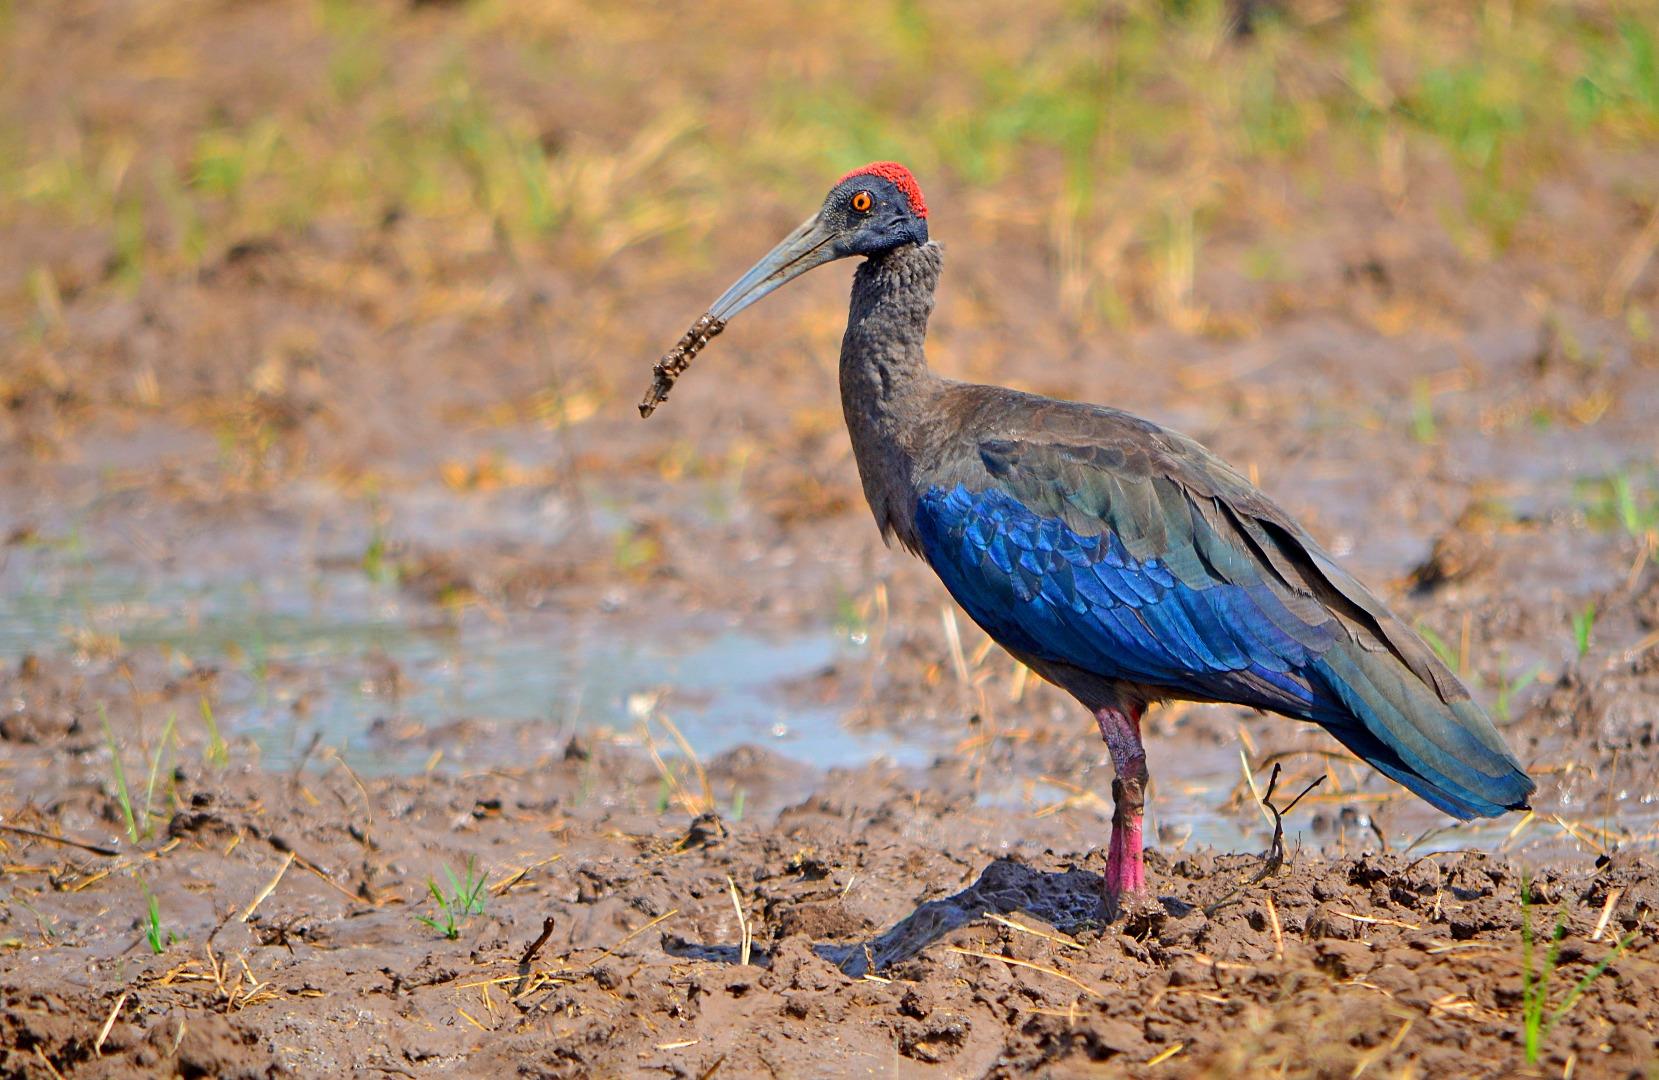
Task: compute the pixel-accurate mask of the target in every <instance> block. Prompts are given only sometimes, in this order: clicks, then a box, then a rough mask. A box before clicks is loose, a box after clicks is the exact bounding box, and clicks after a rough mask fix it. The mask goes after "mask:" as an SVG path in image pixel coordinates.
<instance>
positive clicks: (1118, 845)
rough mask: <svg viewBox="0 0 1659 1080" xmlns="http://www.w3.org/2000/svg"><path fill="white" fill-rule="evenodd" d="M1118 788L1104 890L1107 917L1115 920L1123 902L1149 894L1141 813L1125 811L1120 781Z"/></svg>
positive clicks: (1107, 855) (1103, 883) (1107, 854)
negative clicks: (1116, 811)
mask: <svg viewBox="0 0 1659 1080" xmlns="http://www.w3.org/2000/svg"><path fill="white" fill-rule="evenodd" d="M1113 786H1114V787H1115V788H1118V792H1117V794H1118V797H1119V800H1118V805H1119V812H1118V813H1117V814H1116V815H1115V816H1114V818H1113V821H1112V845H1111V847H1110V849H1108V851H1107V853H1106V873H1105V879H1104V881H1103V882H1102V883H1101V886H1102V887H1101V892H1102V893H1103V894H1104V895H1105V899H1106V915H1107V918H1108V919H1116V918H1117V916H1118V913H1119V911H1120V910H1121V909H1122V906H1123V904H1124V903H1125V902H1126V901H1128V900H1131V899H1134V898H1139V897H1142V896H1144V894H1145V893H1146V863H1145V861H1144V860H1143V859H1142V857H1141V815H1140V814H1139V813H1138V812H1125V811H1126V810H1127V807H1126V806H1125V805H1124V804H1125V802H1126V800H1125V799H1124V798H1123V791H1122V789H1121V784H1114V785H1113Z"/></svg>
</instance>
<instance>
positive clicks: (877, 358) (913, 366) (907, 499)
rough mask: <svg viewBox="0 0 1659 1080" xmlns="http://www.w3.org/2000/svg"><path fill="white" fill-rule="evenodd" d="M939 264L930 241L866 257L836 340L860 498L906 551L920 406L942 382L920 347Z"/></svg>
mask: <svg viewBox="0 0 1659 1080" xmlns="http://www.w3.org/2000/svg"><path fill="white" fill-rule="evenodd" d="M940 264H941V259H940V251H939V246H938V245H937V244H932V243H928V244H919V245H918V244H904V245H902V246H900V247H897V248H894V249H892V250H891V251H887V252H883V253H882V254H880V255H874V256H871V257H870V258H869V259H868V260H866V261H865V262H864V263H863V265H861V266H860V267H859V268H858V272H857V274H855V275H854V277H853V296H852V308H851V310H850V311H849V313H848V315H847V333H846V335H845V336H844V337H843V338H842V339H841V408H842V411H843V412H844V413H845V415H846V419H847V432H848V434H849V435H851V436H852V443H853V456H854V457H855V458H856V459H857V460H858V472H859V478H860V479H861V480H862V481H863V484H864V495H865V497H866V498H867V499H868V500H869V502H870V509H871V510H872V511H874V513H875V515H876V523H877V524H878V525H880V526H881V530H882V534H883V535H884V536H892V535H894V534H896V535H897V536H898V537H899V539H900V540H901V541H902V542H903V543H904V544H905V546H906V547H910V548H912V549H914V548H915V547H916V538H915V535H914V532H915V524H914V521H915V503H916V492H915V485H914V483H913V479H914V472H915V462H916V459H917V456H918V453H919V452H920V450H921V447H920V445H919V444H920V441H921V440H922V438H923V437H924V432H925V430H926V424H925V421H924V418H925V416H926V415H927V411H926V410H927V406H928V404H929V403H930V402H931V401H932V400H933V398H934V397H935V396H936V395H937V393H938V391H939V389H940V387H941V385H942V381H941V380H940V379H938V378H936V377H935V376H934V375H933V374H932V373H931V372H929V371H928V368H927V356H926V354H925V352H924V350H923V343H924V341H925V340H926V338H927V320H928V316H929V315H931V314H932V313H933V291H934V288H935V287H936V286H937V285H938V284H939V268H940Z"/></svg>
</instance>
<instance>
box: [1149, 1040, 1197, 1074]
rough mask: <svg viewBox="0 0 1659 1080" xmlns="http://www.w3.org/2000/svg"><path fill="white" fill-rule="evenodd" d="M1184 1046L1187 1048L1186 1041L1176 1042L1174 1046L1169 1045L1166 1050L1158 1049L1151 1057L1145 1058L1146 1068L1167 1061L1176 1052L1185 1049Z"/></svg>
mask: <svg viewBox="0 0 1659 1080" xmlns="http://www.w3.org/2000/svg"><path fill="white" fill-rule="evenodd" d="M1186 1048H1187V1044H1186V1043H1184V1042H1178V1043H1176V1044H1175V1045H1174V1046H1171V1047H1169V1048H1168V1049H1166V1050H1160V1051H1158V1052H1157V1053H1156V1054H1154V1055H1153V1056H1152V1057H1150V1058H1148V1059H1147V1061H1146V1065H1147V1068H1151V1067H1152V1066H1154V1065H1162V1064H1163V1063H1164V1062H1166V1061H1168V1060H1169V1059H1170V1058H1172V1057H1174V1056H1175V1055H1176V1054H1179V1053H1180V1052H1181V1051H1182V1050H1185V1049H1186Z"/></svg>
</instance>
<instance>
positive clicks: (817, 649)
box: [0, 549, 925, 773]
mask: <svg viewBox="0 0 1659 1080" xmlns="http://www.w3.org/2000/svg"><path fill="white" fill-rule="evenodd" d="M0 585H4V586H5V587H4V589H3V590H0V659H3V660H4V661H6V662H8V663H10V662H15V661H16V660H17V659H18V658H20V657H22V656H23V655H25V654H28V653H31V652H49V651H53V650H56V649H65V648H71V647H78V648H82V649H86V650H89V651H96V650H97V649H98V648H99V646H100V643H101V642H102V643H104V644H106V645H107V644H112V643H114V642H117V641H118V642H119V644H120V645H121V646H122V647H127V648H131V647H144V646H150V647H156V648H159V649H162V650H164V651H167V652H169V653H171V654H174V655H175V656H179V657H182V658H188V659H189V660H191V661H193V662H195V663H197V664H205V665H210V666H213V667H215V668H217V669H218V670H219V673H220V679H219V689H218V693H217V695H216V697H217V699H218V708H219V710H220V712H221V713H222V714H223V716H224V717H225V718H226V719H225V726H226V728H227V730H226V734H227V735H230V734H233V733H234V734H237V735H243V736H247V737H249V738H251V739H252V740H253V742H254V743H255V744H256V745H257V746H258V747H259V748H260V750H261V752H262V757H263V761H264V763H265V764H266V765H268V766H273V767H277V768H282V767H285V766H287V765H288V764H290V763H292V762H293V761H294V760H295V757H296V756H297V755H298V754H299V753H301V752H303V750H304V749H305V747H306V744H307V743H309V742H310V740H311V739H312V738H313V736H316V737H318V738H319V739H320V741H321V742H322V743H323V744H325V745H328V746H332V747H335V748H337V749H338V750H340V751H341V753H342V754H343V756H344V757H345V758H346V760H347V761H348V762H349V763H351V764H352V765H353V767H354V768H359V769H362V770H365V771H368V772H375V773H383V772H400V771H417V770H419V769H420V768H422V767H423V766H425V765H430V764H431V763H433V761H434V758H433V752H434V750H435V749H437V748H438V747H439V746H442V747H443V748H444V751H445V754H446V755H448V760H450V761H451V762H457V761H459V762H464V763H465V764H467V765H469V766H474V767H476V766H485V765H489V764H493V763H495V762H498V761H504V760H523V759H524V758H523V756H522V755H523V754H524V753H526V752H528V753H529V754H530V755H531V756H532V757H533V756H535V755H537V754H542V753H547V752H552V751H556V750H557V749H559V748H560V747H561V746H562V745H563V744H564V742H565V741H566V740H568V739H569V738H570V736H571V734H572V733H573V732H575V731H577V730H582V729H593V728H607V729H611V730H612V731H615V732H619V733H622V734H624V735H625V736H628V737H632V736H633V734H634V733H635V732H636V731H637V730H638V728H639V723H640V716H639V700H640V695H655V694H657V693H658V692H659V691H664V690H666V691H667V693H666V694H665V695H664V696H663V697H662V698H661V707H662V708H663V709H665V710H667V711H668V712H669V713H670V715H671V716H672V717H673V719H674V721H675V722H676V724H677V725H678V726H679V728H680V729H681V730H682V731H683V732H684V734H685V736H686V738H687V739H688V740H689V741H690V743H691V745H692V746H693V747H695V748H696V750H697V751H698V752H699V753H700V754H702V755H704V756H706V757H707V756H713V755H715V754H719V753H721V752H722V751H725V750H728V749H730V748H732V747H734V746H737V745H740V744H744V743H750V744H756V745H761V746H767V747H771V748H773V749H775V750H777V751H779V752H780V753H783V754H786V755H788V756H790V757H794V758H798V759H800V760H803V761H808V762H811V763H813V764H814V765H817V766H819V767H833V766H838V765H855V764H859V763H862V762H864V761H868V760H869V759H871V758H873V757H876V756H880V755H885V756H887V757H889V758H892V759H893V760H895V761H897V762H898V763H899V764H903V765H918V764H921V763H922V762H923V761H924V760H925V753H924V751H923V750H922V749H921V748H919V747H916V746H913V745H908V744H905V743H902V742H900V741H899V740H897V739H896V738H894V737H892V736H889V735H886V734H884V733H882V732H879V731H877V732H869V731H863V732H858V731H852V730H849V729H847V728H845V727H844V726H843V725H842V724H841V723H840V716H841V713H842V711H843V710H842V709H840V708H838V707H837V706H836V704H835V703H833V702H832V703H827V704H820V703H808V704H803V703H801V702H800V701H797V700H793V699H792V698H791V697H790V696H789V695H787V694H786V693H785V687H786V685H787V684H789V683H791V682H793V681H795V680H801V679H805V678H807V677H809V676H811V675H814V674H816V673H817V672H820V671H822V670H823V669H824V668H826V667H827V666H830V665H833V664H837V663H844V662H846V661H848V660H849V659H851V658H852V656H853V654H854V653H855V652H856V649H857V647H856V646H855V645H854V644H852V643H851V642H849V641H848V640H847V639H846V638H845V636H844V635H840V634H838V633H836V632H835V631H833V630H832V629H830V628H828V627H825V628H823V629H821V630H818V631H815V632H808V633H802V634H798V635H793V636H783V637H761V636H758V635H755V634H752V633H747V632H744V631H742V630H741V629H736V628H732V627H729V626H725V625H722V624H720V623H719V622H717V621H705V622H704V623H702V624H699V623H696V622H690V623H686V624H680V625H674V626H672V627H670V626H663V625H658V626H656V627H653V628H649V629H646V630H641V629H640V628H639V627H638V626H629V627H627V628H624V627H623V626H621V625H620V624H618V621H617V620H613V619H609V618H607V617H605V616H602V615H597V614H591V615H590V614H582V613H578V614H565V613H535V612H531V613H517V612H515V613H510V614H496V615H494V616H492V615H489V614H486V613H484V612H481V611H476V610H473V611H467V612H464V613H461V614H460V615H459V616H457V617H450V616H443V615H440V614H439V613H435V612H434V611H433V609H432V608H431V607H430V606H428V605H425V604H421V603H419V602H414V601H410V600H408V599H407V598H405V597H404V596H402V595H401V594H400V593H399V591H398V590H397V589H396V588H395V587H393V586H389V585H382V584H376V583H374V582H373V581H371V580H369V579H368V578H367V576H366V575H364V574H363V573H362V572H360V571H356V570H338V571H322V572H318V571H315V570H313V571H312V572H310V573H294V574H289V573H262V574H261V576H260V577H259V579H258V580H257V581H248V580H242V581H237V580H228V579H226V578H224V577H222V576H218V575H215V574H203V573H201V572H199V571H197V572H180V573H175V574H165V575H155V574H149V575H146V574H144V573H141V572H139V571H137V570H135V569H133V568H132V567H130V566H125V565H122V564H119V563H110V562H104V561H94V560H89V559H85V558H81V557H78V556H76V555H75V553H74V552H72V551H69V552H66V551H62V550H50V549H36V550H34V551H30V552H26V553H25V554H24V556H23V558H21V559H14V560H12V561H11V563H10V565H8V566H7V567H6V568H5V570H4V572H0ZM427 732H434V733H445V732H447V733H449V735H450V736H451V737H448V738H441V739H423V738H420V736H421V735H422V734H423V733H427ZM479 732H483V733H485V734H486V736H487V738H486V739H485V741H483V742H476V741H474V740H473V739H472V738H470V736H473V735H476V734H477V733H479Z"/></svg>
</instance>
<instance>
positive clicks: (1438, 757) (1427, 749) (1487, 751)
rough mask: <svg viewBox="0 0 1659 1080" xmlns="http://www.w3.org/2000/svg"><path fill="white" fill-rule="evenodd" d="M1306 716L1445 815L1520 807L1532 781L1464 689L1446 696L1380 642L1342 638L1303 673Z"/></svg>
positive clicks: (1468, 815) (1470, 814)
mask: <svg viewBox="0 0 1659 1080" xmlns="http://www.w3.org/2000/svg"><path fill="white" fill-rule="evenodd" d="M1309 674H1310V675H1312V676H1313V678H1312V679H1310V682H1311V683H1312V684H1313V690H1314V693H1315V698H1316V702H1317V704H1316V706H1315V708H1314V710H1313V716H1312V719H1314V720H1315V721H1317V722H1318V723H1319V724H1321V725H1322V726H1324V727H1325V728H1326V730H1328V731H1330V733H1331V734H1332V735H1334V736H1335V737H1336V738H1337V739H1338V740H1339V741H1340V742H1341V743H1342V744H1343V745H1344V746H1346V747H1347V748H1348V749H1349V750H1351V751H1353V752H1354V753H1355V754H1357V755H1359V756H1360V757H1361V758H1364V759H1365V760H1366V761H1367V762H1369V763H1370V764H1371V765H1372V766H1373V767H1374V768H1376V769H1377V770H1378V771H1380V772H1382V773H1383V774H1385V775H1386V776H1388V777H1390V778H1391V779H1393V780H1396V781H1398V782H1399V783H1401V784H1403V785H1405V786H1406V787H1407V788H1410V789H1411V790H1412V791H1413V792H1416V793H1417V794H1418V795H1420V796H1422V797H1423V798H1424V799H1426V800H1427V801H1429V802H1430V803H1433V804H1434V805H1435V806H1436V807H1438V808H1439V809H1441V810H1444V811H1445V812H1446V813H1448V814H1451V815H1452V816H1453V817H1456V818H1460V819H1462V820H1464V821H1468V820H1469V819H1470V818H1475V817H1497V816H1499V815H1500V814H1503V813H1505V812H1506V811H1509V810H1524V809H1527V797H1528V796H1530V795H1531V794H1532V792H1533V790H1534V789H1535V788H1536V785H1535V784H1534V783H1533V782H1532V779H1531V777H1529V776H1527V774H1526V772H1525V770H1523V769H1522V768H1521V765H1520V762H1518V761H1516V760H1515V755H1514V754H1512V753H1510V751H1509V747H1507V746H1506V745H1504V741H1503V737H1502V736H1501V735H1499V734H1498V731H1497V729H1496V728H1494V727H1493V726H1492V721H1491V720H1489V719H1487V716H1486V714H1485V713H1484V712H1482V711H1481V709H1480V706H1478V705H1476V704H1475V703H1474V702H1473V701H1471V700H1469V698H1468V696H1467V695H1468V691H1467V690H1464V688H1463V687H1462V686H1461V685H1460V684H1458V683H1457V682H1456V680H1455V679H1453V680H1451V683H1452V686H1453V687H1454V688H1455V689H1456V690H1460V691H1462V692H1463V693H1462V695H1461V696H1460V697H1456V698H1455V699H1454V700H1446V697H1450V696H1452V695H1446V696H1445V697H1443V696H1442V694H1441V693H1440V692H1437V691H1436V689H1435V688H1434V687H1433V686H1430V685H1429V684H1428V683H1426V682H1425V681H1424V680H1423V679H1422V678H1420V677H1419V676H1418V675H1417V674H1416V673H1415V672H1413V671H1412V670H1411V669H1410V668H1408V667H1407V666H1406V665H1405V664H1404V663H1402V662H1401V661H1400V659H1399V657H1397V656H1396V655H1395V654H1394V653H1393V652H1392V651H1390V650H1388V649H1385V648H1367V647H1366V646H1365V645H1363V644H1361V643H1359V642H1352V641H1349V642H1342V643H1340V644H1338V645H1337V646H1336V647H1335V648H1333V649H1331V650H1329V651H1328V652H1326V653H1325V654H1324V655H1323V656H1321V657H1320V658H1319V660H1318V661H1317V662H1316V663H1315V664H1314V665H1313V670H1312V671H1311V672H1310V673H1309Z"/></svg>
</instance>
